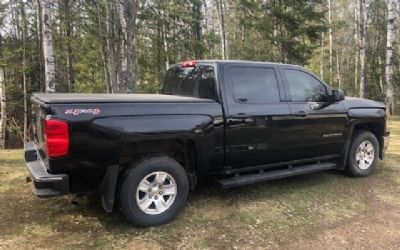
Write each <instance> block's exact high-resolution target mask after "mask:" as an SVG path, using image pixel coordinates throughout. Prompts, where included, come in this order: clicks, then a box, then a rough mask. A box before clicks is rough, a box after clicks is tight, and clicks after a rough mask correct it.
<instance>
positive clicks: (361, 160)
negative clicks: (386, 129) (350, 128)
mask: <svg viewBox="0 0 400 250" xmlns="http://www.w3.org/2000/svg"><path fill="white" fill-rule="evenodd" d="M378 159H379V143H378V140H377V139H376V136H375V135H374V134H372V133H371V132H368V131H357V132H356V134H355V135H354V136H353V141H352V143H351V146H350V151H349V160H348V171H349V173H350V174H351V175H353V176H357V177H363V176H368V175H370V174H372V172H373V171H374V170H375V168H376V165H377V162H378Z"/></svg>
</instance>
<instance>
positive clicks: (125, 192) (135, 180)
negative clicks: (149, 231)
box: [119, 156, 189, 227]
mask: <svg viewBox="0 0 400 250" xmlns="http://www.w3.org/2000/svg"><path fill="white" fill-rule="evenodd" d="M159 171H162V172H165V173H167V174H169V175H170V176H172V177H173V179H174V181H175V184H176V195H175V198H174V200H173V202H172V203H171V205H170V206H169V208H168V209H167V210H165V211H164V212H162V213H160V214H148V213H146V212H144V211H143V210H142V209H141V208H140V207H139V205H138V203H137V198H136V195H137V190H138V185H139V184H140V182H141V181H142V180H143V179H144V178H145V177H146V176H148V175H150V174H152V173H154V172H159ZM121 181H122V182H121V187H120V193H119V198H120V206H121V209H122V213H123V214H124V215H125V217H126V218H127V219H128V220H129V221H130V222H131V223H134V224H136V225H140V226H145V227H148V226H155V225H160V224H164V223H167V222H169V221H171V220H173V219H174V218H175V217H176V216H177V215H178V214H179V212H180V211H181V210H182V208H183V207H184V206H185V203H186V199H187V196H188V193H189V181H188V178H187V175H186V172H185V170H184V169H183V167H182V166H181V165H180V164H179V163H178V162H176V161H175V160H173V159H171V158H168V157H166V156H160V157H151V158H145V159H142V160H141V161H139V162H138V163H136V164H133V166H132V168H130V169H128V170H126V172H125V174H124V177H123V179H122V180H121ZM146 195H147V194H146ZM153 198H155V197H153ZM152 205H154V204H152Z"/></svg>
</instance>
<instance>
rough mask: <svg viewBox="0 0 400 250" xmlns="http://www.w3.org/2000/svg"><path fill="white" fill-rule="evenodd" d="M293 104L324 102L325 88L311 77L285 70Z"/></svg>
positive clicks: (299, 72) (325, 98)
mask: <svg viewBox="0 0 400 250" xmlns="http://www.w3.org/2000/svg"><path fill="white" fill-rule="evenodd" d="M285 75H286V79H287V83H288V85H289V92H290V95H291V97H292V101H293V102H326V101H327V99H328V97H327V94H326V88H325V86H324V85H323V84H321V83H320V82H319V81H318V80H317V79H315V78H314V77H313V76H311V75H309V74H307V73H304V72H301V71H298V70H285Z"/></svg>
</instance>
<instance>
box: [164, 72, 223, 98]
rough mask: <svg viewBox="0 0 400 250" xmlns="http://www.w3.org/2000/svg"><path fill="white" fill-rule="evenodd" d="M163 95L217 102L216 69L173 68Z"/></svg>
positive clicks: (166, 80) (166, 81) (167, 76)
mask: <svg viewBox="0 0 400 250" xmlns="http://www.w3.org/2000/svg"><path fill="white" fill-rule="evenodd" d="M162 94H166V95H178V96H190V97H198V98H205V99H212V100H217V92H216V85H215V74H214V67H213V66H211V65H199V66H196V67H173V68H171V69H169V70H168V71H167V74H166V76H165V80H164V86H163V90H162Z"/></svg>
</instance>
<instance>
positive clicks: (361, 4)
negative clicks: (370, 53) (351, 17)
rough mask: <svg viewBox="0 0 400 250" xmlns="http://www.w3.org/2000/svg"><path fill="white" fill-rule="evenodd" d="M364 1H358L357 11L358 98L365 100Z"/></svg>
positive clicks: (365, 23) (365, 21)
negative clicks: (358, 39) (358, 46)
mask: <svg viewBox="0 0 400 250" xmlns="http://www.w3.org/2000/svg"><path fill="white" fill-rule="evenodd" d="M365 1H366V0H359V11H360V16H359V20H360V25H359V29H360V97H361V98H365V96H366V92H365V86H366V82H367V80H366V77H367V76H366V66H365V50H366V35H367V22H368V20H367V18H368V16H367V7H366V3H365Z"/></svg>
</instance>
